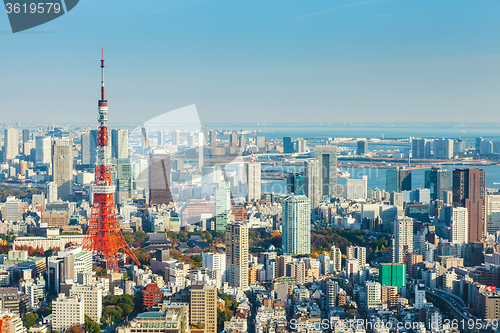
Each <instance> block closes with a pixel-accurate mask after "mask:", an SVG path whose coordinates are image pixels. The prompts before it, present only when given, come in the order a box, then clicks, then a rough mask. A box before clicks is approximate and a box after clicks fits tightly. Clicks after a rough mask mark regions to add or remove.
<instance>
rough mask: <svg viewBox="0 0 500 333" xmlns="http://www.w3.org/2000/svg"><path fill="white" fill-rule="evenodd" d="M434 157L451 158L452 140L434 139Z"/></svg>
mask: <svg viewBox="0 0 500 333" xmlns="http://www.w3.org/2000/svg"><path fill="white" fill-rule="evenodd" d="M434 158H440V159H446V160H451V159H452V158H453V140H451V139H435V140H434Z"/></svg>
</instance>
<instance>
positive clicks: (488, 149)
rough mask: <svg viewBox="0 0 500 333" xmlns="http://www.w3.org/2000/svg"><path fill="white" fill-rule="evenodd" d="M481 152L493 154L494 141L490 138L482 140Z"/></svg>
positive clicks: (482, 153)
mask: <svg viewBox="0 0 500 333" xmlns="http://www.w3.org/2000/svg"><path fill="white" fill-rule="evenodd" d="M479 153H480V154H481V155H490V154H493V142H492V141H490V140H483V141H482V142H481V147H480V148H479Z"/></svg>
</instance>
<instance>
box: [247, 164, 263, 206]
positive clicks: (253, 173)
mask: <svg viewBox="0 0 500 333" xmlns="http://www.w3.org/2000/svg"><path fill="white" fill-rule="evenodd" d="M246 167H247V170H246V171H247V186H248V201H255V200H260V191H261V179H260V172H261V165H260V163H248V164H246Z"/></svg>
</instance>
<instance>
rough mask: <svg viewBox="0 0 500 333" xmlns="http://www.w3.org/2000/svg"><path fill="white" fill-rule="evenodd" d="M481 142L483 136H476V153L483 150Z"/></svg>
mask: <svg viewBox="0 0 500 333" xmlns="http://www.w3.org/2000/svg"><path fill="white" fill-rule="evenodd" d="M481 142H483V138H481V137H479V138H476V145H475V148H476V153H478V154H479V151H480V150H481Z"/></svg>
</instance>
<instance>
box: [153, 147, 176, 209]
mask: <svg viewBox="0 0 500 333" xmlns="http://www.w3.org/2000/svg"><path fill="white" fill-rule="evenodd" d="M149 201H150V202H151V204H153V205H159V204H169V203H170V202H172V197H171V194H170V155H166V154H155V155H152V156H151V163H150V167H149Z"/></svg>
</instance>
